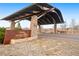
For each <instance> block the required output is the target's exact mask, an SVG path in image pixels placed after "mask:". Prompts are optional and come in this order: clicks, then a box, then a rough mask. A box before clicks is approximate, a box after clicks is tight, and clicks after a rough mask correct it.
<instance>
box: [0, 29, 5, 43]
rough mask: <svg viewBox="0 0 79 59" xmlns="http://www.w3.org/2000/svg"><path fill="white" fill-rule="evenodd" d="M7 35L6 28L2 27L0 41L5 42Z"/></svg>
mask: <svg viewBox="0 0 79 59" xmlns="http://www.w3.org/2000/svg"><path fill="white" fill-rule="evenodd" d="M4 35H5V28H0V43H3V40H4Z"/></svg>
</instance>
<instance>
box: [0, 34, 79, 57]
mask: <svg viewBox="0 0 79 59" xmlns="http://www.w3.org/2000/svg"><path fill="white" fill-rule="evenodd" d="M0 55H1V56H79V40H72V39H70V38H62V37H60V36H57V35H54V36H53V34H50V35H49V34H47V35H41V36H39V38H38V39H34V40H31V41H25V42H20V43H16V44H10V45H0Z"/></svg>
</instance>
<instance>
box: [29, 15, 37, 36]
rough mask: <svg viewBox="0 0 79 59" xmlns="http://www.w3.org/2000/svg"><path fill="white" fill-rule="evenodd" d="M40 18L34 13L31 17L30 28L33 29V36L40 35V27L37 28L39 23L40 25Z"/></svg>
mask: <svg viewBox="0 0 79 59" xmlns="http://www.w3.org/2000/svg"><path fill="white" fill-rule="evenodd" d="M37 20H38V18H37V16H36V15H33V16H32V17H31V25H30V29H31V37H34V38H37V37H38V29H37V25H38V21H37Z"/></svg>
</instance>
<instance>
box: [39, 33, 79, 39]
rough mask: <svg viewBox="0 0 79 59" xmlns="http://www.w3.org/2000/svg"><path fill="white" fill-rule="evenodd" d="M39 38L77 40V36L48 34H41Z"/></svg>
mask: <svg viewBox="0 0 79 59" xmlns="http://www.w3.org/2000/svg"><path fill="white" fill-rule="evenodd" d="M39 37H40V38H45V37H47V38H61V39H62V38H64V39H68V40H69V39H73V40H79V35H72V34H48V33H45V34H41V35H40V36H39Z"/></svg>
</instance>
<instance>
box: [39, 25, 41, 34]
mask: <svg viewBox="0 0 79 59" xmlns="http://www.w3.org/2000/svg"><path fill="white" fill-rule="evenodd" d="M40 33H41V25H39V34H40Z"/></svg>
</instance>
